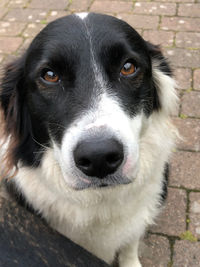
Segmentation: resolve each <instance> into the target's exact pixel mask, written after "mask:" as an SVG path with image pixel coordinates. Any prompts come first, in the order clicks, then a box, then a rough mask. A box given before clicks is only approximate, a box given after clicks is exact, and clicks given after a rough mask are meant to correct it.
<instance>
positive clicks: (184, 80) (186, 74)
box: [174, 68, 192, 89]
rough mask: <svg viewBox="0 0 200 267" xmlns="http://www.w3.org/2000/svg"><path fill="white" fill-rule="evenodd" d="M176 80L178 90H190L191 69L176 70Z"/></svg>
mask: <svg viewBox="0 0 200 267" xmlns="http://www.w3.org/2000/svg"><path fill="white" fill-rule="evenodd" d="M174 75H175V79H176V81H177V85H178V89H190V88H191V86H192V85H191V83H192V71H191V69H185V68H175V70H174Z"/></svg>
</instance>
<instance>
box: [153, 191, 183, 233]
mask: <svg viewBox="0 0 200 267" xmlns="http://www.w3.org/2000/svg"><path fill="white" fill-rule="evenodd" d="M185 211H186V193H185V191H184V190H181V189H174V188H169V190H168V198H167V200H166V205H165V207H164V209H163V211H162V212H161V214H160V215H159V216H158V218H157V220H156V225H153V226H151V227H150V231H151V232H154V233H164V234H167V235H172V236H179V235H180V234H181V233H182V232H184V231H185V227H186V223H185V216H186V212H185Z"/></svg>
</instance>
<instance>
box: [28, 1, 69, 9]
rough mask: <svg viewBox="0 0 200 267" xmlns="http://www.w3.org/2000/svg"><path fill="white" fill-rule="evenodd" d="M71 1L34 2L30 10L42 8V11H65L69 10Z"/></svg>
mask: <svg viewBox="0 0 200 267" xmlns="http://www.w3.org/2000/svg"><path fill="white" fill-rule="evenodd" d="M68 4H69V1H67V0H59V1H55V0H42V1H41V0H32V1H31V3H30V5H29V7H30V8H41V9H46V10H47V9H65V8H67V6H68Z"/></svg>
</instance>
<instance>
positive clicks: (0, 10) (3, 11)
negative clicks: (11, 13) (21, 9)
mask: <svg viewBox="0 0 200 267" xmlns="http://www.w3.org/2000/svg"><path fill="white" fill-rule="evenodd" d="M7 12H8V9H7V8H4V7H1V8H0V19H2V18H3V17H4V16H5V14H6V13H7Z"/></svg>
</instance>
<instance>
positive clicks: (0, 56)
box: [0, 54, 4, 63]
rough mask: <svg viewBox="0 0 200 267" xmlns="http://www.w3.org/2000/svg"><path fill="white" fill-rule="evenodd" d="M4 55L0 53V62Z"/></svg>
mask: <svg viewBox="0 0 200 267" xmlns="http://www.w3.org/2000/svg"><path fill="white" fill-rule="evenodd" d="M3 58H4V55H3V54H0V63H1V62H2V61H3Z"/></svg>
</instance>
